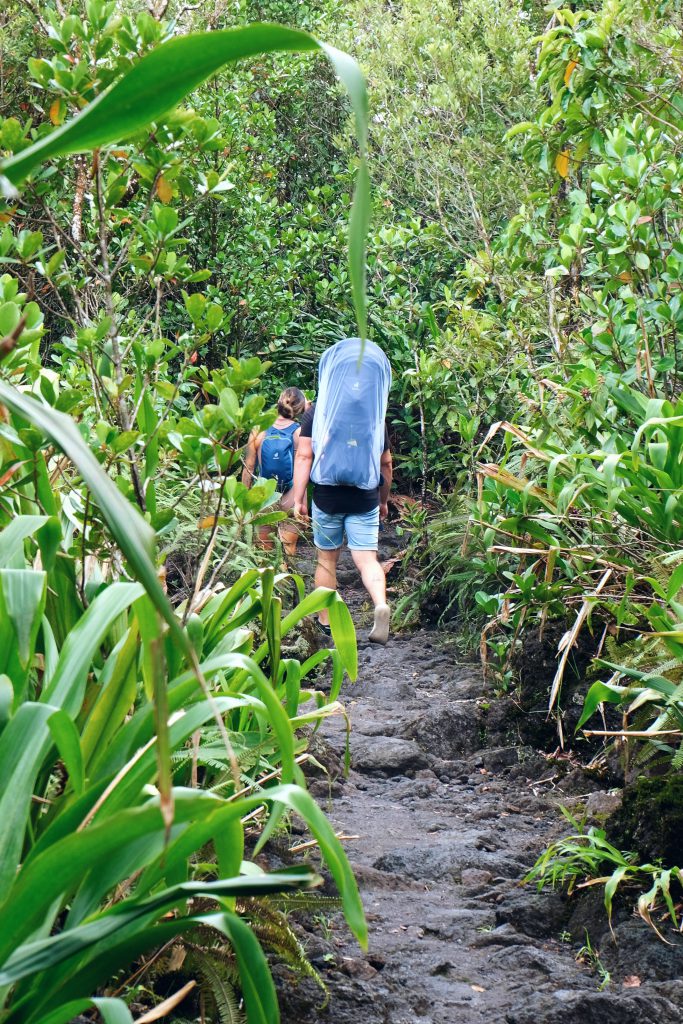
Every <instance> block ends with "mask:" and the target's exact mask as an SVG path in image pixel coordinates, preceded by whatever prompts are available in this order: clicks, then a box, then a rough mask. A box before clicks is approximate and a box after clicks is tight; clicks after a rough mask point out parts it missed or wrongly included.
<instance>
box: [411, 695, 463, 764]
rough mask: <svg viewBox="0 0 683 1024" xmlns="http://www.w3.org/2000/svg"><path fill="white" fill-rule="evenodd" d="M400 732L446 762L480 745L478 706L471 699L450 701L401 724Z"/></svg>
mask: <svg viewBox="0 0 683 1024" xmlns="http://www.w3.org/2000/svg"><path fill="white" fill-rule="evenodd" d="M403 735H404V736H407V737H409V738H410V739H413V740H416V741H417V742H418V743H419V745H420V746H421V747H422V749H423V750H427V751H429V753H430V754H432V755H434V756H435V757H439V758H442V759H443V760H445V761H453V760H456V759H457V758H458V757H462V755H463V754H471V753H473V752H474V751H475V750H478V749H479V747H480V746H481V728H480V720H479V708H478V706H477V704H476V703H475V702H474V701H470V700H466V701H450V702H449V703H446V704H440V706H438V707H436V708H434V709H431V710H426V711H424V712H420V714H419V715H417V716H416V717H415V718H413V719H412V720H411V721H410V722H408V724H407V725H406V726H405V727H404V730H403Z"/></svg>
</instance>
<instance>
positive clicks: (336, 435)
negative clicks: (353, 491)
mask: <svg viewBox="0 0 683 1024" xmlns="http://www.w3.org/2000/svg"><path fill="white" fill-rule="evenodd" d="M318 384H319V387H318V399H317V401H316V403H315V416H314V417H313V457H314V460H313V468H312V471H311V479H312V480H313V483H315V484H324V485H325V486H328V487H329V486H331V487H340V486H342V487H359V488H360V489H361V490H366V491H370V490H374V488H375V487H377V486H378V484H379V479H380V471H379V464H380V459H381V457H382V451H383V449H384V418H385V416H386V412H387V400H388V397H389V388H390V386H391V367H390V366H389V360H388V359H387V357H386V356H385V354H384V352H382V350H381V348H380V347H379V346H378V345H376V344H375V343H374V342H372V341H366V342H365V345H362V344H361V341H360V338H344V339H343V340H342V341H338V342H337V344H336V345H333V346H332V347H331V348H329V349H327V351H326V352H325V353H323V356H322V358H321V360H320V367H319V371H318Z"/></svg>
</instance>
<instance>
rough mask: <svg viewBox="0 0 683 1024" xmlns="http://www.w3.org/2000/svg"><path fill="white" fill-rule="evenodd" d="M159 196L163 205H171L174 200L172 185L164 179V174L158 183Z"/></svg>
mask: <svg viewBox="0 0 683 1024" xmlns="http://www.w3.org/2000/svg"><path fill="white" fill-rule="evenodd" d="M157 195H158V196H159V199H161V201H162V203H170V202H171V199H173V189H172V187H171V183H170V182H169V181H167V180H166V178H164V176H163V174H162V175H161V177H160V178H159V180H158V181H157Z"/></svg>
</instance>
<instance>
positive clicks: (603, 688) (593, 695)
mask: <svg viewBox="0 0 683 1024" xmlns="http://www.w3.org/2000/svg"><path fill="white" fill-rule="evenodd" d="M623 699H624V691H623V688H621V687H614V686H608V685H607V684H606V683H593V685H592V686H591V688H590V689H589V691H588V693H587V694H586V698H585V700H584V702H583V711H582V712H581V717H580V718H579V720H578V722H577V723H576V729H575V730H574V731H575V732H578V730H579V729H580V728H581V727H582V726H583V725H585V723H586V722H587V721H588V719H589V718H591V717H592V716H593V715H594V714H595V712H596V711H597V709H598V707H599V706H600V704H605V703H610V704H621V703H622V701H623Z"/></svg>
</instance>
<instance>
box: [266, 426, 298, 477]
mask: <svg viewBox="0 0 683 1024" xmlns="http://www.w3.org/2000/svg"><path fill="white" fill-rule="evenodd" d="M298 429H299V424H298V423H292V424H290V426H288V427H269V428H268V430H267V431H266V436H265V437H264V438H263V441H262V442H261V451H260V453H259V462H260V474H261V476H262V477H263V478H264V479H265V480H277V489H278V491H281V492H283V493H284V492H285V491H288V490H289V489H290V488H291V486H292V483H293V481H294V434H295V433H296V431H297V430H298Z"/></svg>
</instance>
